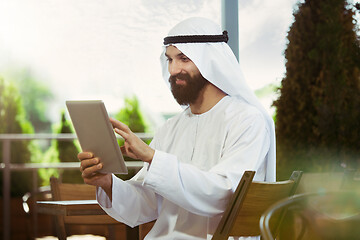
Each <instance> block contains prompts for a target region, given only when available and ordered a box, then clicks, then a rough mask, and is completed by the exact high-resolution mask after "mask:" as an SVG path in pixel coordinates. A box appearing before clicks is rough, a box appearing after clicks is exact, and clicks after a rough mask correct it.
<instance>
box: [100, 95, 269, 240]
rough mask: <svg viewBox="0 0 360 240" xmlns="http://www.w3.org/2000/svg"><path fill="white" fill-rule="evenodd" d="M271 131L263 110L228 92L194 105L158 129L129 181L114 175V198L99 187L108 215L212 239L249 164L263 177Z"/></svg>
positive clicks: (164, 234)
mask: <svg viewBox="0 0 360 240" xmlns="http://www.w3.org/2000/svg"><path fill="white" fill-rule="evenodd" d="M269 144H270V140H269V129H267V127H266V123H265V120H264V117H263V115H262V114H261V113H260V112H259V111H258V110H257V109H256V108H254V107H252V106H250V105H248V104H247V103H245V102H242V101H241V100H239V99H236V98H233V97H229V96H226V97H224V98H223V99H222V100H221V101H219V102H218V103H217V104H216V105H215V106H214V107H213V108H212V109H210V110H209V111H208V112H205V113H203V114H199V115H195V114H192V113H191V111H190V108H187V109H185V110H184V111H183V112H182V113H181V114H179V115H177V116H175V117H174V118H172V119H170V120H169V121H167V122H166V124H165V125H164V126H163V127H162V128H161V129H159V131H158V132H157V133H156V134H155V136H154V139H153V141H152V142H151V147H152V148H154V149H155V155H154V158H153V160H152V163H151V165H150V166H149V165H148V164H147V163H146V164H145V165H144V167H143V168H142V169H141V170H140V171H139V172H138V173H137V174H136V175H135V176H134V177H133V178H132V179H131V180H128V181H122V180H121V179H119V178H117V177H115V176H114V175H113V178H112V179H113V185H112V202H111V201H110V200H109V198H108V197H107V195H106V194H105V192H104V191H103V190H102V189H101V188H99V189H98V190H97V199H98V202H99V204H100V206H101V207H102V208H103V209H104V210H105V211H106V213H107V214H109V215H110V216H112V217H113V218H115V219H116V220H118V221H120V222H123V223H125V224H127V225H129V226H132V227H133V226H136V225H139V224H142V223H146V222H149V221H152V220H155V219H157V221H156V223H155V225H154V227H153V228H152V230H151V231H150V232H149V234H148V235H147V236H146V238H145V239H147V240H151V239H169V240H170V239H171V240H174V239H207V238H211V234H213V233H214V231H215V229H216V227H217V225H218V223H219V221H220V218H221V214H222V213H223V211H224V210H225V208H226V204H227V202H228V200H229V197H230V196H231V194H232V193H233V192H234V190H235V189H236V187H237V184H238V182H239V181H240V179H241V177H242V174H243V173H244V171H246V170H254V171H256V174H255V177H254V180H257V181H263V180H264V179H265V172H266V161H265V157H266V154H267V152H268V150H269Z"/></svg>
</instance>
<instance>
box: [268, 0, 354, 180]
mask: <svg viewBox="0 0 360 240" xmlns="http://www.w3.org/2000/svg"><path fill="white" fill-rule="evenodd" d="M294 17H295V21H294V23H293V24H292V26H291V28H290V30H289V32H288V37H287V38H288V45H287V49H286V51H285V58H286V75H285V77H284V79H283V80H282V86H281V88H280V89H279V92H280V97H279V98H278V99H277V100H276V101H275V102H274V105H275V106H276V109H277V110H276V135H277V149H278V150H277V156H278V160H277V162H278V176H279V178H280V179H284V178H288V176H289V175H290V173H291V171H293V170H294V169H301V170H304V171H330V170H334V168H338V167H340V165H343V166H345V165H346V166H347V167H351V168H356V167H358V164H359V159H360V155H359V153H360V124H359V119H360V111H359V109H360V70H359V66H360V48H359V37H358V35H357V30H358V29H357V25H356V21H355V19H354V10H353V9H352V8H351V6H350V5H349V4H348V3H347V2H346V1H345V0H328V1H318V0H305V1H304V2H303V3H301V4H299V7H298V10H297V11H296V12H295V13H294Z"/></svg>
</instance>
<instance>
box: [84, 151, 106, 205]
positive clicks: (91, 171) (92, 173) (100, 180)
mask: <svg viewBox="0 0 360 240" xmlns="http://www.w3.org/2000/svg"><path fill="white" fill-rule="evenodd" d="M78 158H79V160H80V161H81V164H80V172H81V177H82V178H83V179H84V183H86V184H89V185H94V186H97V187H101V188H102V189H104V191H105V192H106V194H107V195H108V196H109V198H110V200H111V199H112V176H111V174H109V173H108V174H104V173H99V172H98V171H99V170H101V168H102V167H103V164H102V163H101V162H100V159H99V158H96V157H95V156H94V154H92V153H90V152H81V153H79V154H78Z"/></svg>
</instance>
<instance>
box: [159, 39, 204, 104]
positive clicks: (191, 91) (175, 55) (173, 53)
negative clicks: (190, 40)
mask: <svg viewBox="0 0 360 240" xmlns="http://www.w3.org/2000/svg"><path fill="white" fill-rule="evenodd" d="M165 55H166V57H167V59H168V67H169V69H168V70H169V73H170V78H169V82H170V85H171V92H172V94H173V96H174V98H175V99H176V101H177V102H178V103H179V104H180V105H188V104H191V103H195V101H196V100H197V98H198V96H199V93H200V91H201V90H202V89H203V88H204V87H205V85H206V84H208V83H209V82H208V81H207V80H206V79H205V78H204V77H203V76H202V75H201V73H200V71H199V69H198V68H197V67H196V65H195V64H194V63H193V62H192V61H191V60H190V59H189V58H188V57H187V56H185V55H184V54H183V53H182V52H181V51H179V50H178V49H177V48H176V47H174V46H169V47H167V48H166V53H165Z"/></svg>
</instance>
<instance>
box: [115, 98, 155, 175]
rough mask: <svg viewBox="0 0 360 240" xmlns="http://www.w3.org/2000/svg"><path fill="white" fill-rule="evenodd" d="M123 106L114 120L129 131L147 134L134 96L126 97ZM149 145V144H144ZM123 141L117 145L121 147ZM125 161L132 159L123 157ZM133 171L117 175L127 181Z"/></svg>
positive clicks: (146, 127) (142, 116) (145, 125)
mask: <svg viewBox="0 0 360 240" xmlns="http://www.w3.org/2000/svg"><path fill="white" fill-rule="evenodd" d="M124 101H125V106H124V107H123V108H122V109H120V111H119V112H118V113H117V114H116V115H115V118H116V119H117V120H119V121H121V122H123V123H125V124H126V125H128V126H129V128H130V129H131V131H133V132H138V133H143V132H147V129H148V125H147V123H146V121H145V118H144V115H143V113H142V112H141V109H140V106H139V100H138V99H137V97H136V96H133V97H126V98H125V100H124ZM146 143H147V144H149V143H150V142H146ZM123 144H124V141H123V140H119V145H123ZM124 158H125V160H126V161H131V160H133V159H131V158H129V157H126V156H124ZM134 173H135V171H129V174H128V175H119V177H120V178H122V179H123V180H126V179H129V178H130V177H132V176H133V175H134Z"/></svg>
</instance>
